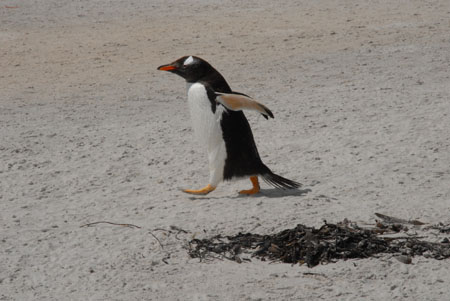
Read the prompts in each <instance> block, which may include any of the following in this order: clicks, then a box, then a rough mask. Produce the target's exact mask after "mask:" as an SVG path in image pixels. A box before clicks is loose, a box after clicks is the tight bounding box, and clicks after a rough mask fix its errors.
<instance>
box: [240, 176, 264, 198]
mask: <svg viewBox="0 0 450 301" xmlns="http://www.w3.org/2000/svg"><path fill="white" fill-rule="evenodd" d="M250 181H252V184H253V188H252V189H248V190H241V191H239V193H240V194H257V193H258V192H259V191H260V189H259V182H258V177H257V176H252V177H250Z"/></svg>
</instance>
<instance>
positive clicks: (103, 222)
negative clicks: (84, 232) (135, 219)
mask: <svg viewBox="0 0 450 301" xmlns="http://www.w3.org/2000/svg"><path fill="white" fill-rule="evenodd" d="M97 224H110V225H114V226H122V227H128V228H137V229H141V227H139V226H136V225H133V224H119V223H112V222H106V221H99V222H93V223H88V224H85V225H81V226H80V228H83V227H90V226H93V225H97Z"/></svg>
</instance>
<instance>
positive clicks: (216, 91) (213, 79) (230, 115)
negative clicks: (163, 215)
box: [157, 55, 301, 195]
mask: <svg viewBox="0 0 450 301" xmlns="http://www.w3.org/2000/svg"><path fill="white" fill-rule="evenodd" d="M157 69H158V70H162V71H168V72H171V73H174V74H177V75H179V76H181V77H182V78H184V79H185V80H186V83H187V101H188V106H189V111H190V115H191V120H192V125H193V129H194V134H195V136H196V138H197V140H198V142H199V143H200V144H201V145H204V147H205V148H206V149H207V153H208V161H209V172H210V177H209V183H208V185H206V186H205V187H204V188H201V189H198V190H195V189H185V190H183V191H184V192H186V193H189V194H196V195H206V194H208V193H210V192H211V191H214V190H215V189H216V187H217V186H218V185H219V183H220V182H222V181H228V180H232V179H236V178H245V177H249V178H250V181H251V183H252V185H253V186H252V188H251V189H247V190H241V191H240V192H239V193H240V194H245V195H253V194H257V193H259V192H260V185H259V180H258V176H260V177H262V178H263V180H264V181H266V182H267V183H268V184H270V185H272V186H274V187H275V188H279V189H297V188H299V187H300V186H301V184H300V183H298V182H296V181H293V180H289V179H286V178H283V177H282V176H279V175H277V174H275V173H273V172H272V171H271V170H270V169H269V168H268V167H267V166H266V165H265V164H264V163H263V162H262V160H261V158H260V156H259V153H258V149H257V148H256V143H255V140H254V138H253V133H252V130H251V128H250V125H249V123H248V121H247V118H246V117H245V115H244V113H243V110H252V111H256V112H258V113H261V114H262V115H263V116H264V117H265V118H266V119H268V118H273V117H274V116H273V113H272V112H271V111H270V110H269V109H268V108H267V107H266V106H264V105H263V104H261V103H259V102H257V101H256V100H253V99H252V98H250V97H249V96H248V95H246V94H243V93H239V92H234V91H232V90H231V88H230V86H229V85H228V83H227V82H226V80H225V78H224V77H223V76H222V75H221V74H220V73H219V72H218V71H217V70H216V69H215V68H214V67H213V66H211V65H210V64H209V63H208V62H207V61H205V60H203V59H201V58H199V57H197V56H192V55H191V56H183V57H181V58H179V59H178V60H176V61H174V62H172V63H170V64H165V65H161V66H159V67H158V68H157Z"/></svg>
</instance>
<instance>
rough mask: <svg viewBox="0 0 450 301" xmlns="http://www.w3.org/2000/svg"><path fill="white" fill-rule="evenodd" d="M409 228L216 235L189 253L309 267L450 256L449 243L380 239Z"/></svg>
mask: <svg viewBox="0 0 450 301" xmlns="http://www.w3.org/2000/svg"><path fill="white" fill-rule="evenodd" d="M403 230H407V228H406V227H405V226H403V225H401V224H383V223H380V222H378V223H377V226H376V227H374V228H370V229H363V228H360V227H359V226H357V225H356V224H351V223H349V222H348V221H344V222H341V223H338V224H329V223H325V224H324V225H323V226H322V227H320V228H319V229H315V228H314V227H308V226H305V225H302V224H299V225H297V226H296V227H295V228H293V229H287V230H283V231H281V232H279V233H275V234H272V235H259V234H252V233H239V234H237V235H235V236H222V235H216V236H214V237H212V238H205V239H193V240H191V241H190V242H189V255H190V256H191V257H193V258H200V259H201V260H206V259H214V258H226V259H229V260H234V261H236V262H242V261H243V260H244V261H245V260H249V259H248V258H241V257H242V256H243V255H244V254H250V255H251V257H256V258H259V259H261V260H271V261H281V262H285V263H291V264H297V263H299V264H307V266H308V267H314V266H316V265H318V264H321V263H330V262H335V261H337V260H340V259H343V260H346V259H349V258H369V257H374V256H376V255H377V254H383V253H384V254H386V253H390V254H398V255H406V256H411V257H412V256H416V255H422V256H426V257H431V258H435V259H439V260H440V259H445V258H450V243H447V242H448V239H446V241H447V242H442V243H432V242H426V241H422V240H419V238H418V237H417V236H405V237H397V238H392V237H391V238H388V237H381V236H380V235H381V234H383V233H386V232H391V233H392V232H400V231H403Z"/></svg>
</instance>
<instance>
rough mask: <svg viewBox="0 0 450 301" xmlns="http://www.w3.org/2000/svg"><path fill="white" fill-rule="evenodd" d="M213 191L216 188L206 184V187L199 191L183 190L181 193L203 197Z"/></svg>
mask: <svg viewBox="0 0 450 301" xmlns="http://www.w3.org/2000/svg"><path fill="white" fill-rule="evenodd" d="M214 189H216V187H214V186H212V185H210V184H208V185H206V186H205V187H203V188H202V189H199V190H193V189H184V190H183V191H184V192H186V193H190V194H203V195H205V194H208V193H210V192H211V191H213V190H214Z"/></svg>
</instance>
